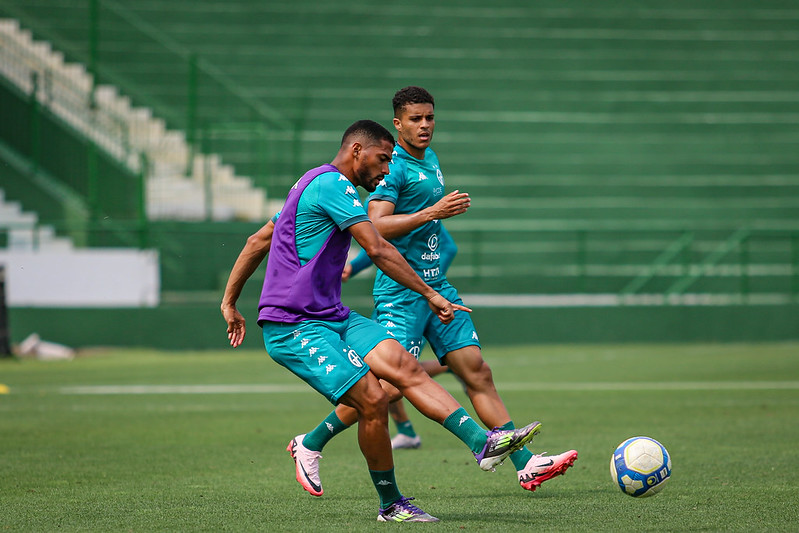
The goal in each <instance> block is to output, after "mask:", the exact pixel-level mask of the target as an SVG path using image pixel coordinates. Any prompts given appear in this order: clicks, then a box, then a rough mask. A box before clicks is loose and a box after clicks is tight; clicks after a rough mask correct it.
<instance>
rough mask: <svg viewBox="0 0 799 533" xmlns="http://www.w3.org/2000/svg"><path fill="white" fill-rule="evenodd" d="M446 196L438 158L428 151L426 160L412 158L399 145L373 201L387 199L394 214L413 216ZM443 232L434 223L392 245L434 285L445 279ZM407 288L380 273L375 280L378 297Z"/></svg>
mask: <svg viewBox="0 0 799 533" xmlns="http://www.w3.org/2000/svg"><path fill="white" fill-rule="evenodd" d="M443 196H444V175H443V174H442V173H441V167H440V166H439V163H438V157H437V156H436V154H435V152H433V150H432V149H430V148H427V150H425V153H424V159H422V160H419V159H416V158H415V157H413V156H411V155H410V154H409V153H408V152H406V151H405V149H404V148H402V147H401V146H400V145H399V144H398V145H396V146H395V147H394V153H393V154H392V161H391V165H390V166H389V173H388V175H386V177H385V179H383V181H381V182H380V185H378V187H377V189H376V190H375V192H373V193H372V194H371V196H370V197H369V200H370V201H371V200H383V201H387V202H391V203H393V204H394V214H398V215H400V214H410V213H416V212H417V211H421V210H422V209H425V208H426V207H429V206H431V205H433V204H434V203H436V202H437V201H439V200H440V199H441V198H442V197H443ZM441 231H442V225H441V222H440V221H439V220H433V221H432V222H427V223H426V224H424V225H422V226H420V227H418V228H416V229H415V230H413V231H411V232H410V233H408V234H407V235H403V236H401V237H397V238H394V239H391V243H392V244H393V245H394V246H396V247H397V249H398V250H399V252H400V253H401V254H402V256H403V257H404V258H405V260H406V261H408V264H409V265H411V267H412V268H413V269H414V270H415V271H416V273H417V274H419V276H420V277H421V278H422V279H423V280H424V281H425V283H427V284H428V285H431V286H437V285H439V284H440V283H439V282H442V281H443V280H445V279H446V278H445V275H444V272H443V271H442V269H441V266H440V264H439V259H440V257H441V253H440V251H439V249H438V238H439V234H440V233H441ZM404 289H405V287H403V286H401V285H400V284H398V283H397V282H396V281H394V280H393V279H391V278H389V277H388V276H387V275H385V274H384V273H383V272H382V271H380V270H378V271H377V275H376V277H375V285H374V294H375V295H378V294H390V293H394V292H397V291H399V290H404Z"/></svg>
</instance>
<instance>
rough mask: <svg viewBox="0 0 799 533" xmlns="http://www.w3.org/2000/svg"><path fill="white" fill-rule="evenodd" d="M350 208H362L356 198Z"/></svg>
mask: <svg viewBox="0 0 799 533" xmlns="http://www.w3.org/2000/svg"><path fill="white" fill-rule="evenodd" d="M352 207H363V204H362V203H361V201H360V200H358V199H357V198H356V199H355V200H353V201H352Z"/></svg>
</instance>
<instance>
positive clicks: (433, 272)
mask: <svg viewBox="0 0 799 533" xmlns="http://www.w3.org/2000/svg"><path fill="white" fill-rule="evenodd" d="M440 273H441V269H440V268H438V267H436V268H424V269H422V274H424V277H425V279H430V278H435V277H438V275H439V274H440Z"/></svg>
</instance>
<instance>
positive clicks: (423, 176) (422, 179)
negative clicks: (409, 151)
mask: <svg viewBox="0 0 799 533" xmlns="http://www.w3.org/2000/svg"><path fill="white" fill-rule="evenodd" d="M417 181H427V176H425V175H424V172H421V171H419V179H418V180H417Z"/></svg>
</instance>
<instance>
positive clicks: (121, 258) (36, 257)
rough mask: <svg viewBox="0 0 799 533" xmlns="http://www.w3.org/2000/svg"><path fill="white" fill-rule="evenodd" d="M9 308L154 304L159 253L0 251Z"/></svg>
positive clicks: (104, 250) (138, 251)
mask: <svg viewBox="0 0 799 533" xmlns="http://www.w3.org/2000/svg"><path fill="white" fill-rule="evenodd" d="M0 264H2V265H5V271H6V303H7V304H8V306H9V307H155V306H157V305H158V301H159V293H160V289H161V276H160V271H159V265H158V252H157V251H155V250H135V249H122V248H120V249H114V248H110V249H86V250H83V249H80V250H71V251H66V252H64V251H61V252H59V251H47V250H41V251H25V250H0Z"/></svg>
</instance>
